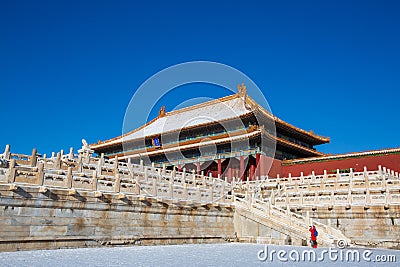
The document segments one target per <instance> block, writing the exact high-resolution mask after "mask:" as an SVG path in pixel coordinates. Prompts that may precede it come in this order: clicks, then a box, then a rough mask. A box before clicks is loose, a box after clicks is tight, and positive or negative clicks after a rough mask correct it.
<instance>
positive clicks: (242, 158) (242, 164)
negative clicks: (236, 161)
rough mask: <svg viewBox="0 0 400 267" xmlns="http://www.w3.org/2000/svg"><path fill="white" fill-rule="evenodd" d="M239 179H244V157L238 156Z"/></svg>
mask: <svg viewBox="0 0 400 267" xmlns="http://www.w3.org/2000/svg"><path fill="white" fill-rule="evenodd" d="M239 175H240V180H242V181H243V180H244V157H243V156H240V169H239Z"/></svg>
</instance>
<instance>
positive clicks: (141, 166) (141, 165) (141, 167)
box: [140, 159, 144, 171]
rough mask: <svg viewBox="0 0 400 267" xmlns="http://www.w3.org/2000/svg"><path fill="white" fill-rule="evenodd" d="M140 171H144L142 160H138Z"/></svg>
mask: <svg viewBox="0 0 400 267" xmlns="http://www.w3.org/2000/svg"><path fill="white" fill-rule="evenodd" d="M140 169H141V170H142V171H143V169H144V164H143V160H142V159H140Z"/></svg>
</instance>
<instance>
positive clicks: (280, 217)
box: [234, 197, 350, 247]
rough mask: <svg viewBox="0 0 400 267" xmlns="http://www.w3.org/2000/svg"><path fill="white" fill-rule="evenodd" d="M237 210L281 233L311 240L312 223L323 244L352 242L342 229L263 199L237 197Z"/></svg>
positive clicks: (320, 243) (240, 213)
mask: <svg viewBox="0 0 400 267" xmlns="http://www.w3.org/2000/svg"><path fill="white" fill-rule="evenodd" d="M234 205H235V210H236V212H237V213H238V214H239V215H240V216H244V217H246V218H248V219H250V220H253V221H255V222H257V223H259V224H262V225H264V226H266V227H268V228H271V229H273V230H275V231H277V232H279V233H283V234H285V235H287V236H290V237H295V238H297V239H301V240H305V241H306V242H309V240H310V233H309V231H308V229H309V226H310V225H315V226H316V228H317V230H318V243H319V245H321V246H325V247H331V246H335V245H337V243H338V242H340V243H339V245H340V246H342V245H343V244H345V245H346V244H350V239H348V238H347V237H346V236H345V235H343V233H342V232H341V231H340V230H337V229H335V228H333V227H331V226H328V225H325V224H322V223H320V222H317V221H312V220H311V219H309V218H306V217H303V216H301V215H298V214H296V213H294V212H291V211H290V210H289V209H287V210H284V209H281V208H278V207H276V206H274V205H272V204H271V203H270V202H266V201H263V200H258V199H257V200H256V199H254V200H252V199H250V198H244V199H243V198H239V197H236V198H235V202H234Z"/></svg>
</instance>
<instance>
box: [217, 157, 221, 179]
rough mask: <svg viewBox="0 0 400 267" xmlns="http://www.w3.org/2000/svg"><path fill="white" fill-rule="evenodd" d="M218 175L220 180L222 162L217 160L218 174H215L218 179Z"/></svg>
mask: <svg viewBox="0 0 400 267" xmlns="http://www.w3.org/2000/svg"><path fill="white" fill-rule="evenodd" d="M218 175H219V176H220V178H222V177H221V176H222V162H221V159H218V174H217V177H218Z"/></svg>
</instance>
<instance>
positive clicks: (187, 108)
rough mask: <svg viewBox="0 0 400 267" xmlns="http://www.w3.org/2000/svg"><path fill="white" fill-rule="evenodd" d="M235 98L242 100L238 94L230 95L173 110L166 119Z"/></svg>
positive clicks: (167, 113)
mask: <svg viewBox="0 0 400 267" xmlns="http://www.w3.org/2000/svg"><path fill="white" fill-rule="evenodd" d="M235 98H240V97H239V95H238V94H232V95H228V96H223V97H220V98H216V99H212V100H209V101H206V102H202V103H198V104H195V105H192V106H189V107H184V108H180V109H176V110H171V111H168V112H166V113H165V117H167V116H170V115H175V114H179V113H182V112H186V111H189V110H193V109H198V108H202V107H206V106H210V105H213V104H215V103H216V102H225V101H228V100H231V99H235Z"/></svg>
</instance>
